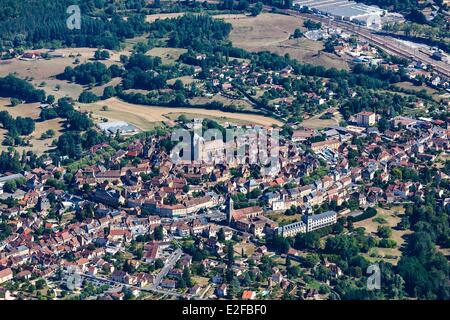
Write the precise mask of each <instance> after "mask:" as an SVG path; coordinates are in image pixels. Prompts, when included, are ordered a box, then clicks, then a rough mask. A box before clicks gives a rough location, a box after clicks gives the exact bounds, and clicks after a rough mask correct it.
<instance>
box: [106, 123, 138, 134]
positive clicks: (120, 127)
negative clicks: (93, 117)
mask: <svg viewBox="0 0 450 320" xmlns="http://www.w3.org/2000/svg"><path fill="white" fill-rule="evenodd" d="M97 127H98V128H99V129H100V130H102V131H103V132H105V133H107V134H110V135H114V134H116V133H117V132H118V133H119V134H120V135H121V136H132V135H134V134H136V133H139V131H140V130H139V128H137V127H135V126H134V125H132V124H129V123H127V122H125V121H108V122H101V123H97Z"/></svg>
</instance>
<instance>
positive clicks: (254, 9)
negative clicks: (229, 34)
mask: <svg viewBox="0 0 450 320" xmlns="http://www.w3.org/2000/svg"><path fill="white" fill-rule="evenodd" d="M262 9H263V4H262V2H257V3H256V4H255V5H254V6H253V7H251V8H250V14H251V15H252V16H253V17H256V16H257V15H259V14H260V13H261V11H262Z"/></svg>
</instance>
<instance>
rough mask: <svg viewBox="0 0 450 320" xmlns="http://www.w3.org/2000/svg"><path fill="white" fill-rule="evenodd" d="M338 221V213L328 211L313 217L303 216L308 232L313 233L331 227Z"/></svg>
mask: <svg viewBox="0 0 450 320" xmlns="http://www.w3.org/2000/svg"><path fill="white" fill-rule="evenodd" d="M336 221H337V212H336V211H327V212H323V213H319V214H315V215H311V216H306V215H305V216H303V222H304V223H305V224H306V231H307V232H311V231H315V230H317V229H320V228H323V227H327V226H331V225H333V224H335V223H336Z"/></svg>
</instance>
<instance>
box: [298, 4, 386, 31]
mask: <svg viewBox="0 0 450 320" xmlns="http://www.w3.org/2000/svg"><path fill="white" fill-rule="evenodd" d="M293 5H294V7H295V8H297V9H303V8H307V9H309V10H311V11H313V12H314V13H318V14H323V15H326V16H331V17H334V18H337V19H341V20H347V21H357V22H360V23H364V24H366V25H367V26H368V27H372V25H374V24H377V25H378V27H381V24H382V22H381V16H383V15H384V14H385V13H386V12H385V10H383V9H380V8H379V7H377V6H368V5H365V4H362V3H356V2H354V1H348V0H295V1H294V2H293Z"/></svg>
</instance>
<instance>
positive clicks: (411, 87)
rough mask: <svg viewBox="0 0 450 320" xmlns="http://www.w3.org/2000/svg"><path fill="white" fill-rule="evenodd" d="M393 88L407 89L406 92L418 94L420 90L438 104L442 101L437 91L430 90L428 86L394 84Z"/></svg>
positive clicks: (407, 83) (405, 83)
mask: <svg viewBox="0 0 450 320" xmlns="http://www.w3.org/2000/svg"><path fill="white" fill-rule="evenodd" d="M395 86H397V87H399V88H402V89H407V90H414V91H417V92H420V91H422V90H425V92H426V93H428V94H429V95H431V96H432V97H433V100H435V101H437V102H440V101H441V100H442V97H441V95H440V93H439V91H437V90H436V89H433V88H430V87H429V86H427V85H425V84H423V85H421V86H415V85H413V84H412V83H410V82H399V83H396V84H395Z"/></svg>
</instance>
